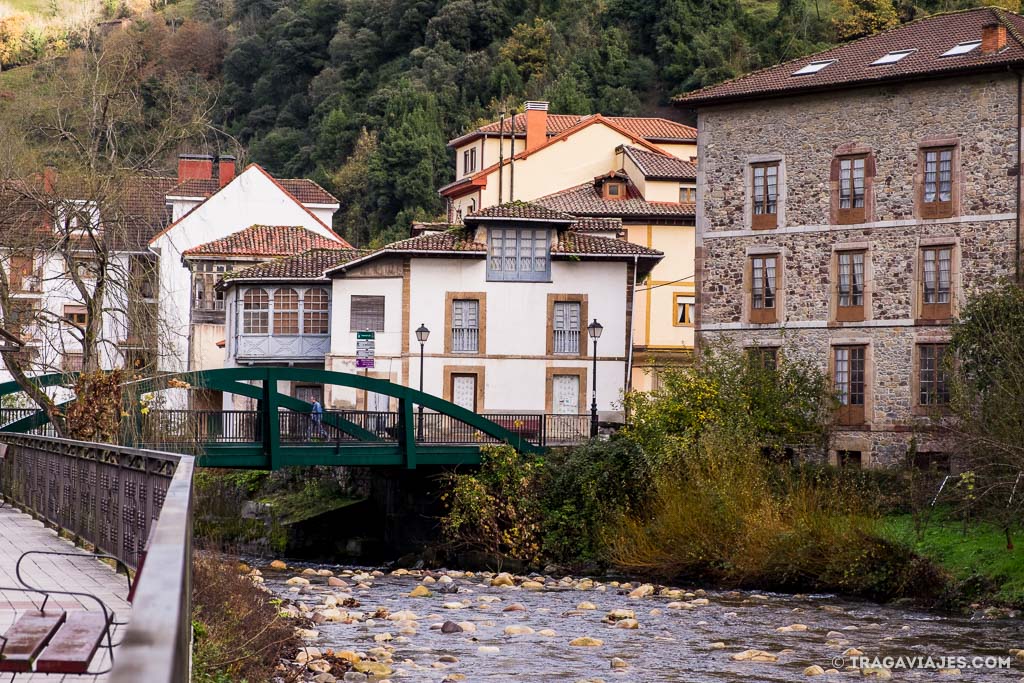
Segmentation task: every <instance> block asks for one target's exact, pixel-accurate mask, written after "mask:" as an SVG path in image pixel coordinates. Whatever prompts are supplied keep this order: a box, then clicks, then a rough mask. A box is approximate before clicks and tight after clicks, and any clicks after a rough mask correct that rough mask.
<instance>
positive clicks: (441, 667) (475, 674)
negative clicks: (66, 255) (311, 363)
mask: <svg viewBox="0 0 1024 683" xmlns="http://www.w3.org/2000/svg"><path fill="white" fill-rule="evenodd" d="M303 569H306V570H308V571H307V573H306V574H302V570H303ZM315 570H320V571H321V574H326V573H327V572H330V573H332V574H334V575H335V577H336V578H335V580H334V583H339V579H340V581H341V582H343V583H346V584H349V585H348V586H340V585H339V586H328V585H327V582H328V577H327V576H325V575H316V574H313V573H312V572H313V571H315ZM260 571H261V572H262V574H263V579H264V582H265V585H266V586H267V587H268V588H269V589H270V590H271V591H273V592H274V593H275V594H277V595H278V596H279V597H281V598H282V599H284V600H285V601H286V602H285V605H286V608H287V606H288V605H290V604H292V603H293V602H294V603H299V602H301V603H303V605H304V606H305V607H306V608H307V609H309V610H310V611H308V612H305V615H306V616H309V615H312V614H315V613H316V611H317V610H319V611H321V612H322V614H321V616H320V617H318V620H322V619H323V616H324V614H326V615H327V616H329V617H330V618H331V619H333V620H329V621H325V622H323V623H320V624H318V625H316V626H315V629H316V632H317V633H316V635H315V637H312V636H313V634H307V635H308V636H310V638H309V639H308V640H307V641H306V642H307V643H308V644H309V645H311V646H315V647H317V648H318V649H319V650H321V651H326V650H327V649H328V648H333V649H335V650H352V651H356V652H360V653H368V654H369V656H370V657H371V658H374V653H376V657H375V658H376V659H377V660H382V661H385V662H386V664H385V666H387V667H388V668H390V669H392V670H393V672H392V673H389V674H386V675H383V676H378V677H377V678H370V679H369V680H380V679H381V678H385V679H389V680H393V681H394V683H399V682H400V681H408V682H409V683H428V682H429V683H441V682H442V681H447V682H452V681H467V682H469V683H476V682H494V683H497V682H499V681H530V682H546V681H565V682H567V683H576V682H578V681H592V682H594V681H598V680H600V681H606V682H607V683H611V682H612V681H617V682H620V683H655V682H661V681H666V682H669V681H671V682H677V681H678V682H680V683H702V682H705V681H794V680H805V679H807V678H813V679H814V680H837V679H845V680H850V679H851V677H855V678H858V679H859V678H861V676H862V675H863V674H864V672H863V671H860V670H857V669H852V668H851V669H849V670H846V669H845V667H849V666H851V664H852V661H853V659H852V658H853V657H856V656H858V655H857V653H855V652H849V651H850V649H851V648H855V649H856V650H859V651H860V653H863V654H862V655H860V656H863V657H866V658H868V660H871V661H862V662H859V663H860V664H862V665H864V666H867V667H868V668H870V667H872V666H874V665H875V664H883V665H885V664H888V665H889V666H890V668H891V671H888V672H882V673H881V676H880V677H882V678H884V677H885V676H886V673H891V677H892V679H893V680H961V681H1024V655H1022V659H1018V658H1010V657H1009V655H1008V652H1009V650H1010V649H1013V648H1024V620H1022V619H1021V618H1020V617H1019V616H1016V617H1008V616H1005V615H1003V616H1000V617H998V618H990V617H984V616H980V615H979V616H978V617H975V618H968V617H960V616H949V615H940V614H936V613H931V612H925V611H915V610H911V609H905V608H901V607H895V606H886V605H878V604H874V603H871V602H860V601H850V600H843V599H840V598H836V597H835V596H829V595H806V596H799V595H797V596H794V595H778V594H771V593H765V594H756V593H750V592H734V591H729V592H727V591H711V590H709V591H706V592H705V591H701V590H698V589H692V588H691V589H686V590H684V589H674V590H678V591H679V592H676V593H670V595H659V594H657V593H660V592H662V591H664V590H669V591H671V590H673V589H664V588H663V587H660V586H659V587H657V591H656V594H655V595H651V596H647V597H640V598H637V597H629V595H628V594H629V593H630V592H631V591H633V590H635V589H636V588H637V587H639V586H640V584H639V583H637V582H633V583H632V584H627V585H625V586H616V585H610V583H608V582H604V581H603V580H602V581H598V582H595V583H594V585H593V586H591V585H590V583H589V582H588V581H584V582H583V583H582V588H584V589H585V590H581V589H580V587H581V583H580V580H579V579H578V578H573V579H569V578H565V577H559V578H558V579H556V578H550V577H549V578H547V579H544V578H543V577H532V578H533V579H535V580H536V583H543V584H544V586H543V588H541V587H539V586H537V585H536V584H535V583H531V584H527V588H525V589H524V588H523V587H522V586H521V585H515V586H512V587H508V586H492V585H490V584H491V579H490V577H492V576H493V575H491V574H479V573H478V574H465V573H463V572H450V573H446V572H442V571H436V572H425V571H423V572H412V574H409V575H400V576H396V575H393V574H390V573H383V572H376V574H372V573H371V571H372V570H368V569H365V568H363V569H360V568H354V567H339V566H329V565H315V566H312V567H311V566H310V565H305V564H301V563H297V564H296V565H295V566H290V567H289V568H288V570H286V571H275V570H273V569H270V568H269V567H260ZM427 576H429V577H430V578H428V579H426V581H427V583H426V584H424V583H423V580H424V579H425V578H426V577H427ZM443 576H447V577H448V578H443V579H442V578H441V577H443ZM293 577H299V578H300V580H299V581H298V583H302V580H303V579H304V580H308V581H309V582H310V583H309V585H294V583H295V582H294V581H293V584H292V585H290V584H289V583H287V581H288V580H289V579H292V578H293ZM525 578H526V577H515V582H516V583H517V584H521V583H522V581H523V580H524V579H525ZM437 580H440V581H441V582H442V583H435V582H434V581H437ZM447 582H450V583H447ZM359 585H363V586H365V587H363V588H360V587H358V586H359ZM417 586H424V587H425V588H426V589H427V590H429V591H430V592H431V595H430V596H429V597H410V595H409V594H410V593H411V592H412V591H413V590H414V589H415V588H416V587H417ZM452 586H457V587H458V592H457V593H443V592H441V591H442V590H453V588H452ZM420 590H421V591H422V590H423V589H420ZM641 592H644V590H641ZM331 597H333V600H332V599H331ZM345 599H349V600H351V599H354V600H356V601H358V603H359V606H358V607H348V608H345V607H343V606H342V605H341V604H339V605H338V607H337V608H336V609H338V610H339V611H338V612H337V613H335V612H331V611H329V610H328V609H327V605H325V601H326V602H327V603H329V604H333V602H334V600H337V601H339V603H340V602H342V601H344V600H345ZM582 603H590V604H589V605H587V604H583V605H582V606H583V607H584V609H580V606H581V604H582ZM318 605H319V607H318ZM513 606H514V609H513V610H509V609H508V608H509V607H513ZM589 607H592V609H588V608H589ZM520 608H521V609H520ZM290 609H292V610H293V611H295V609H296V608H295V607H291V608H290ZM613 610H630V611H632V612H633V613H634V614H635V620H636V622H637V623H636V624H635V626H636V628H622V627H617V626H614V625H612V624H611V623H607V621H608V620H607V615H608V613H609V612H611V611H613ZM403 611H404V612H412V614H405V615H399V616H402V617H405V619H404V620H402V621H395V620H389V619H387V618H386V616H385V615H388V614H390V615H395V614H396V613H400V612H403ZM374 613H376V617H374ZM619 616H620V617H621V616H626V615H621V614H620V615H619ZM382 617H384V618H382ZM412 617H415V618H414V619H413V618H412ZM445 621H451V622H453V623H461V624H462V625H463V626H466V627H467V628H466V630H463V631H462V632H457V633H443V632H442V631H441V630H440V629H439V628H438V625H440V624H442V623H443V622H445ZM466 622H469V624H471V626H467V625H466ZM630 625H631V626H633V625H634V624H630ZM508 627H512V628H511V629H508ZM521 627H525V628H521ZM790 627H791V628H790ZM803 627H806V629H804V628H803ZM452 628H453V627H451V626H449V630H451V629H452ZM469 629H475V632H470V631H469ZM506 629H508V630H509V631H512V632H516V631H520V632H522V633H519V634H517V635H510V634H508V632H507V631H506ZM778 629H784V630H781V631H780V630H778ZM531 631H532V632H531ZM542 631H543V633H541V632H542ZM385 634H386V635H385ZM375 636H376V639H375ZM577 638H593V639H597V640H599V641H601V644H600V645H599V646H573V645H570V642H571V641H573V640H574V639H577ZM374 648H377V649H376V650H374ZM495 648H496V649H495ZM385 649H386V650H387V651H388V653H387V654H385V652H384V650H385ZM747 650H759V651H762V652H763V653H764V654H763V655H761V657H758V658H764V659H772V658H777V659H776V661H756V659H758V658H755V659H754V660H748V661H737V660H736V659H735V658H736V657H737V656H739V657H743V656H750V655H749V654H748V655H742V654H741V653H744V652H745V651H747ZM371 651H372V652H371ZM844 653H849V654H845V655H844ZM900 657H903V658H914V657H931V658H932V661H931V662H930V665H931V666H932V667H933V668H900V666H899V664H900V662H899V661H895V658H900ZM941 657H953V658H958V657H963V658H965V659H964V660H963V661H953V662H946V663H945V664H947V666H948V667H949V668H955V669H959V673H957V672H955V671H948V670H947V671H942V672H940V671H938V670H937V667H939V666H940V665H941V664H943V663H942V662H940V661H938V658H941ZM442 658H444V660H445V661H440V660H442ZM616 658H617V660H621V661H617V660H616ZM875 658H879V661H878V662H875V661H874V659H875ZM884 658H893V660H894V661H890V662H885V661H884ZM976 658H981V659H980V660H978V661H975V659H976ZM986 658H987V659H988V661H986ZM998 658H1008V659H1013V663H1012V664H1011V666H1010V668H972V667H973V666H975V665H977V666H981V667H984V666H986V665H991V664H997V665H998V661H996V660H998ZM613 660H615V661H614V664H615V665H616V666H617V667H619V668H613ZM815 665H817V666H820V667H821V669H822V670H828V669H832V668H835V669H837V671H838V673H825V674H821V675H818V676H815V677H812V676H808V675H807V674H806V673H805V671H807V669H808V667H812V666H815ZM919 666H920V662H919ZM320 668H324V666H323V665H321V666H320ZM811 671H812V672H813V671H815V670H813V669H812V670H811ZM304 675H305V680H313V677H314V675H315V674H314V672H312V671H309V672H307V673H306V674H304ZM330 675H331V676H336V678H337V680H338V681H347V680H360V678H359V677H357V676H355V675H353V674H349V678H345V677H344V671H343V670H342V669H341V668H339V667H338V666H335V668H334V669H333V670H332V671H331V672H330ZM320 680H321V681H324V680H327V681H329V680H330V678H327V677H324V676H321V678H320ZM362 680H366V679H362ZM868 680H876V679H874V678H869V679H868Z"/></svg>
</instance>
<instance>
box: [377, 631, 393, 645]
mask: <svg viewBox="0 0 1024 683" xmlns="http://www.w3.org/2000/svg"><path fill="white" fill-rule="evenodd" d="M373 639H374V641H376V642H378V643H386V642H388V641H389V640H391V634H390V633H378V634H377V635H375V636H374V637H373Z"/></svg>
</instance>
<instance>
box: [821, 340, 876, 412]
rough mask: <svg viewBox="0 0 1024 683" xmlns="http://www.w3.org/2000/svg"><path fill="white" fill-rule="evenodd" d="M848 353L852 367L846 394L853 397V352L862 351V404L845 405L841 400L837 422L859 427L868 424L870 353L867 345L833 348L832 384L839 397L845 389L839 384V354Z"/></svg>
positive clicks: (841, 345)
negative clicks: (841, 352)
mask: <svg viewBox="0 0 1024 683" xmlns="http://www.w3.org/2000/svg"><path fill="white" fill-rule="evenodd" d="M840 351H846V352H848V353H850V354H851V355H850V357H849V359H848V362H849V364H850V367H849V368H848V369H847V373H848V375H849V377H848V379H847V382H846V383H847V386H846V393H847V394H849V395H851V396H853V393H854V392H853V388H854V387H853V376H854V362H855V361H854V358H853V352H856V351H860V352H861V354H862V359H861V364H862V367H861V373H860V374H861V391H860V395H861V402H860V403H852V402H851V403H843V402H842V399H841V398H840V399H839V400H840V403H839V408H838V409H837V411H836V422H837V424H839V425H843V426H857V425H863V424H865V423H866V418H867V404H868V399H869V394H868V385H869V380H868V377H869V357H868V356H869V351H868V345H867V344H853V343H851V344H836V345H834V346H833V347H832V357H831V362H830V365H831V373H830V374H831V375H832V384H833V386H834V387H835V388H836V394H837V396H842V393H843V387H842V386H841V385H840V383H839V378H838V376H837V373H838V365H839V352H840Z"/></svg>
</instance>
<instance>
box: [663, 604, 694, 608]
mask: <svg viewBox="0 0 1024 683" xmlns="http://www.w3.org/2000/svg"><path fill="white" fill-rule="evenodd" d="M665 607H667V608H668V609H693V605H691V604H690V603H688V602H670V603H668V604H667V605H665Z"/></svg>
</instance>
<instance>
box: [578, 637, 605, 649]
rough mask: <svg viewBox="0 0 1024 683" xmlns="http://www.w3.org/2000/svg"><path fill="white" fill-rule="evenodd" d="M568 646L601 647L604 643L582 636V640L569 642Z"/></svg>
mask: <svg viewBox="0 0 1024 683" xmlns="http://www.w3.org/2000/svg"><path fill="white" fill-rule="evenodd" d="M569 645H571V646H572V647H601V646H602V645H604V641H603V640H598V639H597V638H591V637H589V636H583V637H582V638H575V639H573V640H570V641H569Z"/></svg>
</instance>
